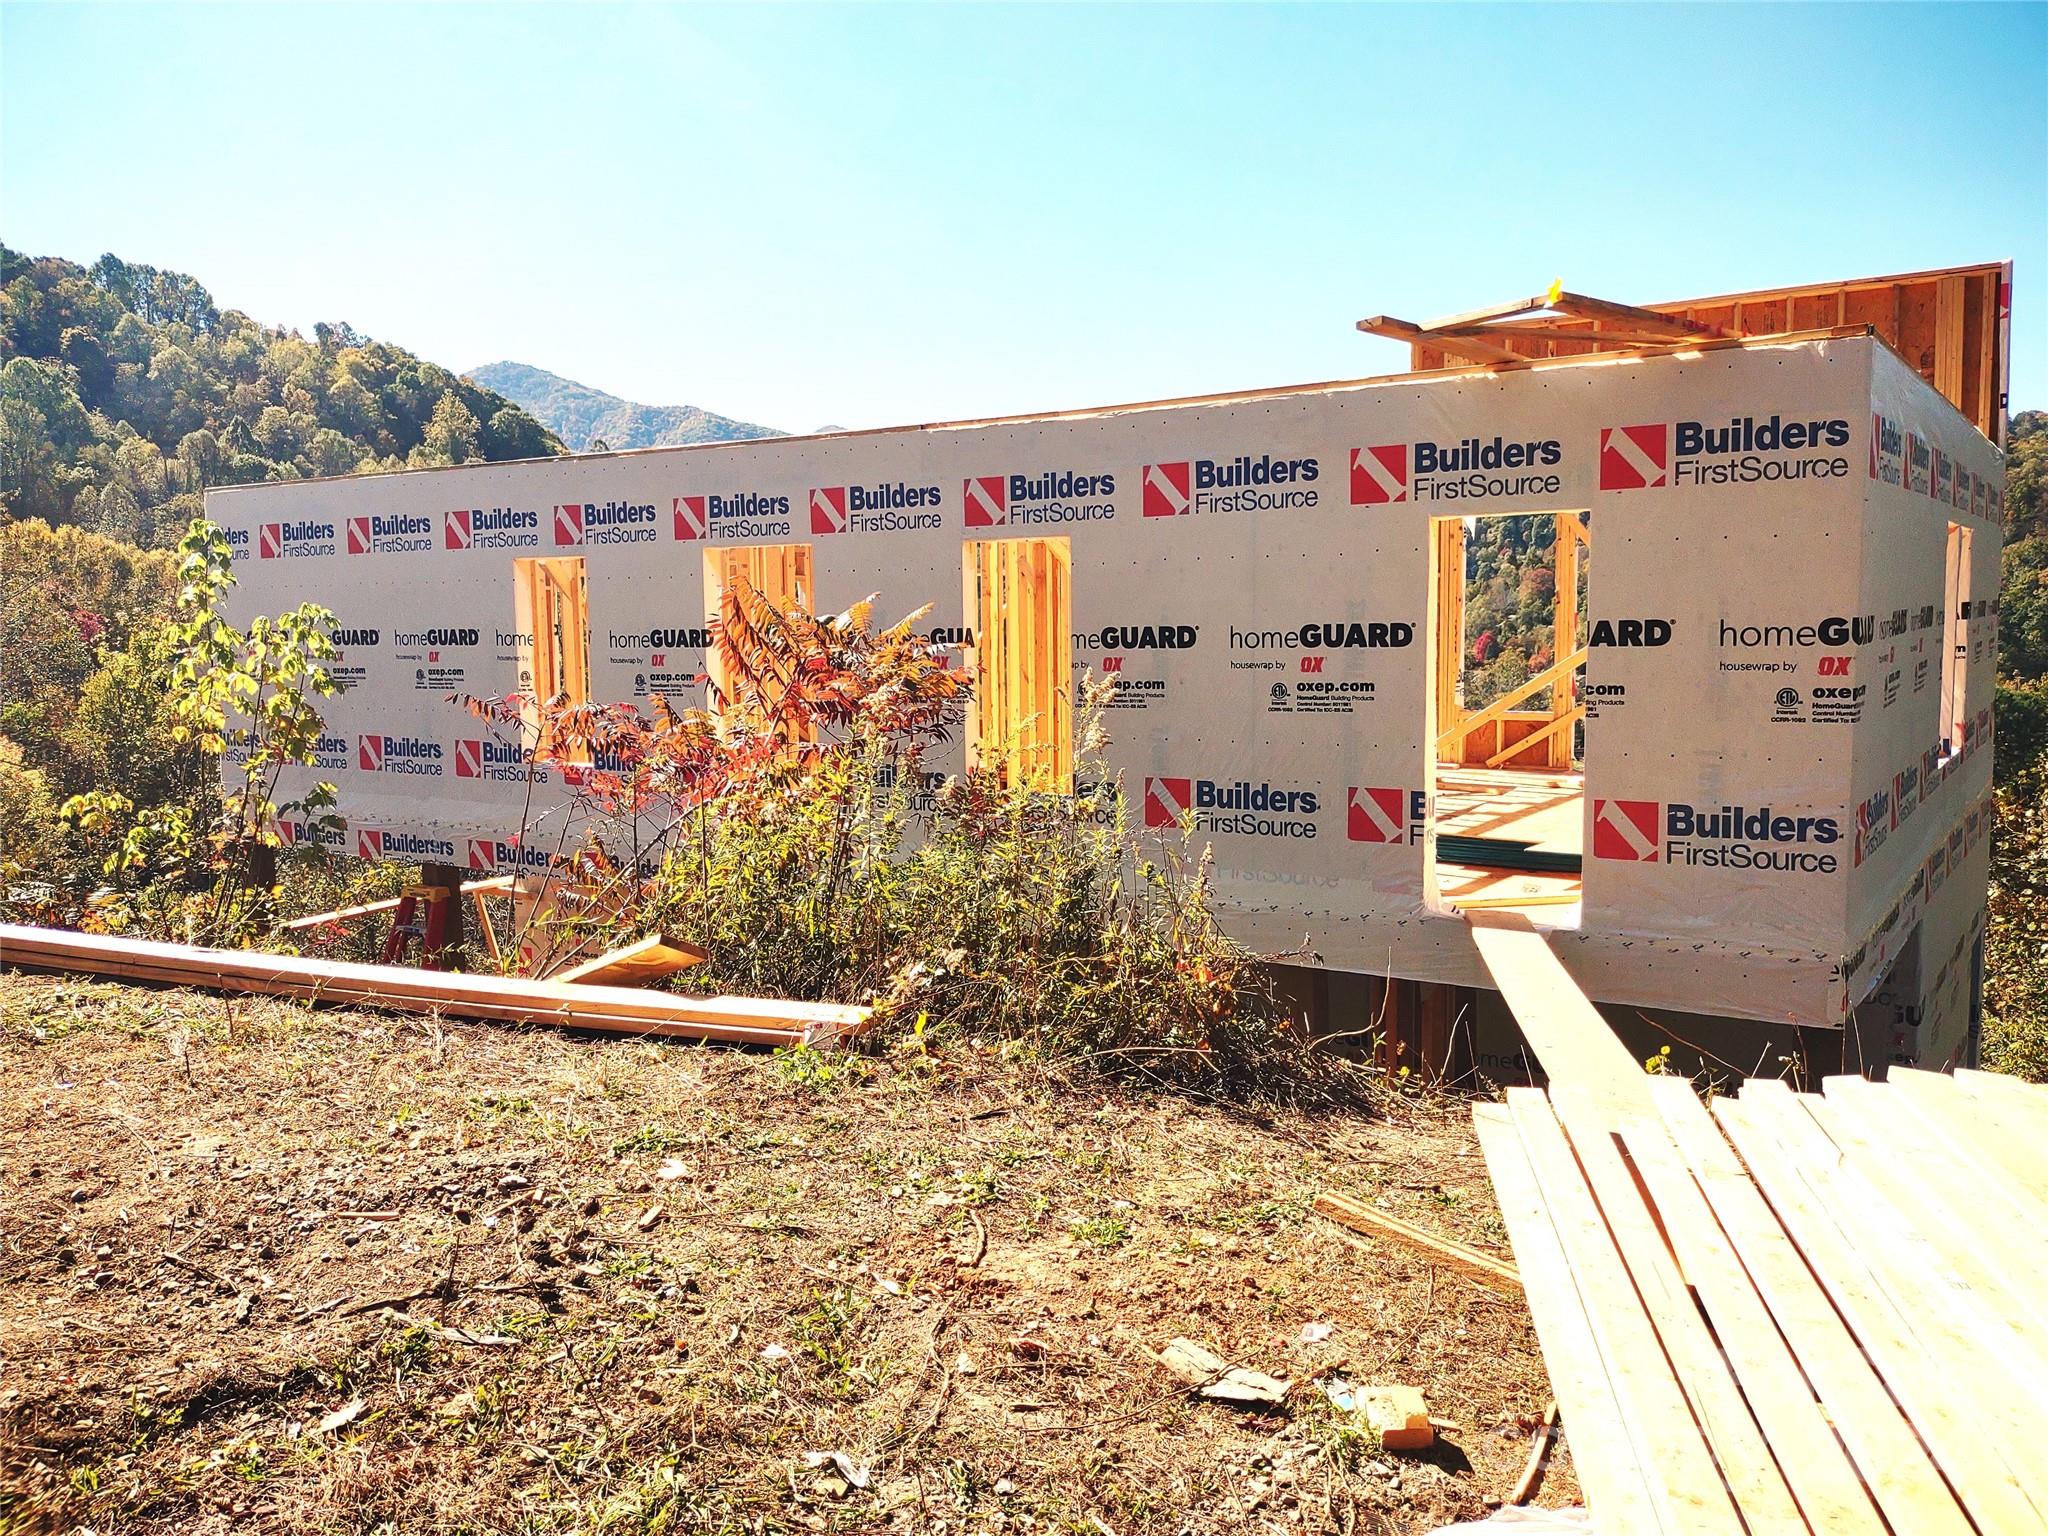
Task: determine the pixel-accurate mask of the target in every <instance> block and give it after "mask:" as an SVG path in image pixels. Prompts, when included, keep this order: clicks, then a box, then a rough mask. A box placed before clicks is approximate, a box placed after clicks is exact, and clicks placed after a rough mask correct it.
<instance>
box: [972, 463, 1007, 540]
mask: <svg viewBox="0 0 2048 1536" xmlns="http://www.w3.org/2000/svg"><path fill="white" fill-rule="evenodd" d="M960 500H961V503H962V504H963V505H964V506H965V507H966V508H967V526H968V527H970V528H1000V527H1002V526H1003V524H1005V523H1007V522H1008V521H1009V520H1010V490H1009V485H1008V482H1006V481H1005V480H1004V479H1003V477H1002V476H1001V475H976V476H975V477H974V478H973V479H971V480H965V481H962V482H961V485H960Z"/></svg>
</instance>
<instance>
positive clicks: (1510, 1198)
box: [1472, 1104, 1664, 1532]
mask: <svg viewBox="0 0 2048 1536" xmlns="http://www.w3.org/2000/svg"><path fill="white" fill-rule="evenodd" d="M1472 1124H1473V1128H1474V1129H1475V1130H1476V1131H1477V1132H1478V1133H1479V1146H1480V1150H1481V1151H1482V1152H1484V1153H1485V1155H1486V1171H1487V1173H1488V1174H1489V1175H1490V1176H1491V1177H1492V1179H1493V1188H1494V1193H1495V1194H1496V1195H1498V1196H1499V1198H1500V1214H1501V1220H1502V1221H1503V1222H1505V1223H1506V1225H1507V1229H1508V1240H1509V1241H1510V1242H1511V1243H1513V1244H1514V1249H1515V1259H1516V1268H1517V1270H1518V1271H1519V1272H1520V1273H1521V1275H1522V1283H1523V1285H1524V1287H1525V1288H1526V1289H1527V1292H1528V1298H1529V1312H1530V1315H1531V1316H1533V1317H1534V1318H1535V1320H1536V1338H1537V1342H1538V1343H1539V1344H1540V1345H1541V1346H1542V1349H1543V1363H1544V1367H1545V1369H1547V1370H1548V1372H1549V1373H1550V1388H1551V1391H1552V1392H1554V1393H1555V1394H1556V1396H1557V1406H1558V1411H1559V1416H1560V1417H1561V1418H1562V1419H1563V1421H1564V1423H1565V1426H1566V1432H1567V1433H1568V1434H1569V1435H1570V1436H1571V1446H1572V1466H1573V1468H1574V1469H1575V1470H1576V1471H1577V1473H1578V1476H1579V1486H1580V1487H1582V1488H1583V1489H1585V1491H1586V1500H1587V1503H1588V1504H1589V1505H1590V1506H1591V1508H1592V1509H1593V1510H1594V1511H1595V1512H1596V1515H1597V1517H1598V1518H1599V1519H1600V1520H1602V1521H1604V1522H1607V1523H1608V1524H1611V1525H1612V1526H1613V1528H1614V1529H1615V1530H1616V1531H1630V1532H1636V1531H1640V1532H1657V1531H1662V1530H1663V1529H1664V1524H1663V1521H1662V1520H1661V1519H1660V1518H1659V1516H1658V1513H1657V1508H1656V1506H1655V1505H1654V1504H1652V1503H1651V1501H1650V1489H1649V1483H1648V1481H1647V1480H1646V1478H1645V1477H1644V1468H1643V1463H1642V1462H1641V1460H1640V1459H1639V1458H1638V1457H1637V1456H1636V1454H1635V1452H1634V1450H1633V1448H1632V1446H1631V1444H1630V1441H1629V1436H1628V1431H1627V1430H1626V1429H1625V1428H1624V1427H1623V1425H1622V1418H1621V1405H1620V1402H1619V1400H1618V1399H1617V1398H1616V1397H1615V1395H1614V1386H1613V1383H1612V1382H1610V1381H1609V1380H1608V1376H1607V1371H1606V1367H1605V1366H1604V1365H1603V1364H1602V1362H1601V1359H1600V1351H1599V1348H1598V1347H1597V1346H1596V1345H1595V1343H1594V1342H1593V1327H1592V1324H1591V1322H1590V1321H1589V1320H1588V1319H1587V1317H1586V1307H1585V1303H1584V1302H1583V1301H1582V1300H1581V1298H1580V1296H1579V1289H1578V1285H1577V1283H1576V1282H1575V1281H1574V1280H1573V1278H1572V1271H1571V1266H1570V1265H1569V1264H1567V1263H1566V1261H1565V1255H1564V1249H1563V1247H1562V1245H1561V1244H1560V1243H1559V1242H1558V1238H1557V1230H1556V1228H1555V1227H1553V1226H1552V1225H1551V1221H1550V1212H1549V1210H1548V1209H1547V1208H1546V1207H1545V1206H1544V1203H1543V1195H1542V1192H1541V1191H1540V1190H1539V1189H1538V1188H1537V1187H1536V1175H1535V1173H1534V1172H1533V1171H1532V1170H1531V1169H1530V1167H1529V1158H1528V1154H1527V1153H1526V1152H1524V1151H1523V1150H1522V1142H1521V1138H1520V1137H1519V1136H1518V1135H1517V1134H1516V1132H1515V1126H1514V1122H1513V1121H1512V1120H1511V1119H1510V1118H1509V1116H1508V1111H1507V1108H1506V1107H1505V1106H1504V1105H1500V1104H1481V1105H1479V1106H1477V1107H1476V1108H1475V1109H1474V1110H1473V1111H1472Z"/></svg>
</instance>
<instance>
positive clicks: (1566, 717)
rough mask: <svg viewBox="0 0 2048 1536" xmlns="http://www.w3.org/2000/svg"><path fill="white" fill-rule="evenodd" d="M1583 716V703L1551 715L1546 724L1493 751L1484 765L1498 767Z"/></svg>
mask: <svg viewBox="0 0 2048 1536" xmlns="http://www.w3.org/2000/svg"><path fill="white" fill-rule="evenodd" d="M1585 717H1586V706H1585V705H1583V704H1578V705H1574V706H1573V707H1572V708H1571V709H1570V710H1568V711H1566V712H1565V713H1564V714H1561V715H1553V716H1552V717H1551V718H1550V721H1549V723H1548V724H1546V725H1544V726H1542V727H1540V728H1539V729H1537V730H1533V731H1531V732H1530V733H1529V734H1528V735H1526V736H1524V737H1523V738H1522V739H1521V740H1519V741H1517V742H1514V743H1513V744H1512V745H1510V746H1506V747H1503V748H1501V749H1500V751H1498V752H1496V753H1494V754H1493V756H1491V757H1489V758H1488V759H1487V760H1486V766H1487V767H1489V768H1498V767H1499V766H1500V765H1501V764H1502V763H1504V762H1506V761H1507V760H1508V759H1509V758H1511V757H1520V756H1521V755H1522V754H1523V753H1524V752H1526V751H1528V750H1529V749H1530V748H1531V747H1533V746H1537V745H1539V744H1541V743H1543V742H1546V741H1548V740H1550V739H1551V737H1553V736H1555V735H1556V734H1557V733H1558V732H1559V731H1561V730H1563V729H1564V728H1565V727H1566V726H1568V725H1575V724H1577V723H1578V722H1579V721H1580V720H1583V719H1584V718H1585ZM1550 766H1553V767H1554V766H1556V765H1555V764H1552V765H1550Z"/></svg>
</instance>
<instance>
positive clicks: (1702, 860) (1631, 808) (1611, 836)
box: [1593, 799, 1842, 875]
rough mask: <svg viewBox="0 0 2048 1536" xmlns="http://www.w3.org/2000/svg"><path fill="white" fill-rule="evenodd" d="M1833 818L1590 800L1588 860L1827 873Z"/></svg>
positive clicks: (1832, 860)
mask: <svg viewBox="0 0 2048 1536" xmlns="http://www.w3.org/2000/svg"><path fill="white" fill-rule="evenodd" d="M1841 837H1842V826H1841V823H1840V822H1839V821H1837V820H1836V819H1835V818H1834V817H1832V816H1788V815H1781V814H1779V813H1778V812H1776V811H1774V810H1772V809H1771V807H1769V806H1762V807H1760V808H1757V809H1750V808H1749V807H1746V806H1740V805H1726V806H1698V805H1682V804H1666V803H1664V802H1662V801H1657V800H1598V799H1596V800H1595V801H1594V802H1593V857H1594V858H1596V859H1612V860H1617V861H1620V862H1623V863H1632V864H1683V865H1686V866H1688V867H1691V868H1705V869H1756V870H1764V871H1775V872H1778V873H1790V874H1812V875H1831V874H1834V873H1835V872H1836V870H1837V869H1839V868H1840V867H1841V861H1840V860H1839V859H1837V858H1836V856H1835V855H1834V854H1833V853H1832V852H1829V851H1827V850H1829V849H1831V848H1832V847H1833V845H1834V844H1836V843H1838V842H1840V841H1841Z"/></svg>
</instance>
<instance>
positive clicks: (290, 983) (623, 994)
mask: <svg viewBox="0 0 2048 1536" xmlns="http://www.w3.org/2000/svg"><path fill="white" fill-rule="evenodd" d="M0 965H7V966H14V967H17V968H20V969H24V970H55V971H74V972H80V973H83V974H86V975H94V976H111V977H118V978H122V979H126V980H132V981H149V982H158V983H165V984H169V985H174V986H189V987H206V988H211V989H213V990H215V991H222V992H247V993H267V994H272V995H276V996H284V997H295V998H300V999H303V1000H305V1001H307V1002H317V1003H336V1004H340V1003H346V1004H351V1005H358V1006H365V1007H373V1008H384V1009H395V1010H398V1011H401V1012H410V1013H440V1014H445V1015H448V1016H449V1017H452V1018H471V1019H493V1020H500V1021H504V1022H509V1023H531V1024H556V1025H562V1026H566V1027H569V1028H574V1029H601V1030H612V1031H618V1032H625V1033H632V1034H646V1035H673V1036H680V1037H683V1038H687V1039H695V1040H719V1041H726V1042H730V1043H733V1044H743V1045H799V1044H812V1043H817V1042H820V1041H825V1040H834V1039H838V1038H840V1037H842V1036H848V1035H856V1034H859V1033H861V1032H862V1031H863V1030H865V1029H866V1027H867V1023H868V1010H867V1009H865V1008H854V1007H847V1006H843V1005H841V1004H837V1003H798V1002H787V1001H783V1000H780V999H772V998H757V997H689V996H684V995H682V994H680V993H671V992H649V991H643V990H640V989H637V988H634V987H614V986H592V985H585V984H580V983H567V982H559V981H529V980H527V979H525V978H523V977H518V976H487V975H464V974H460V973H454V972H447V971H420V970H412V969H409V968H407V967H405V966H395V965H352V964H345V963H341V962H337V961H329V960H314V959H309V958H306V957H304V956H299V955H269V954H261V953H258V952H256V951H253V950H226V949H199V948H195V947H193V946H192V945H189V944H158V943H152V942H150V941H147V940H142V939H124V938H115V937H112V936H110V935H106V934H86V933H72V932H68V931H65V930H61V929H52V928H30V927H22V926H19V925H16V924H12V923H0Z"/></svg>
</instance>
